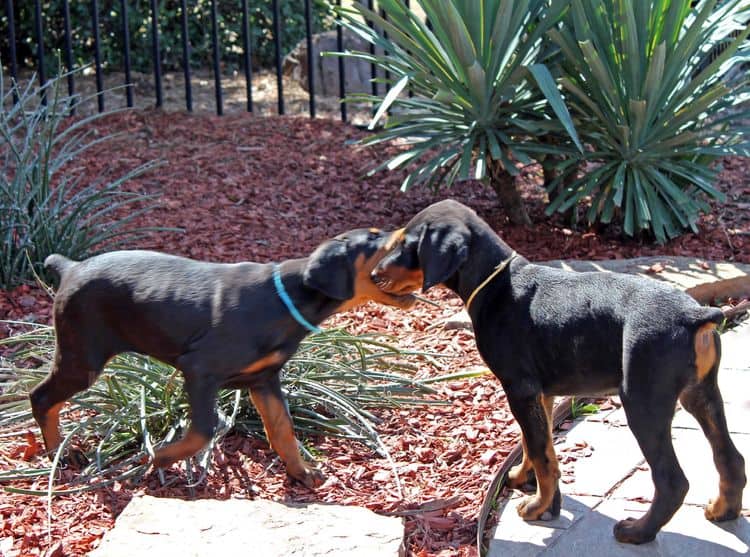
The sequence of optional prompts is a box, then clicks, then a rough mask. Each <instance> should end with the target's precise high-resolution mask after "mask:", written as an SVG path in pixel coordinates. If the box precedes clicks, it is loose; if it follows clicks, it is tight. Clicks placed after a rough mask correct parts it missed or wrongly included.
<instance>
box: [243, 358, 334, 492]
mask: <svg viewBox="0 0 750 557" xmlns="http://www.w3.org/2000/svg"><path fill="white" fill-rule="evenodd" d="M250 399H251V400H252V401H253V404H254V405H255V408H257V409H258V413H259V414H260V417H261V419H262V420H263V427H264V428H265V430H266V437H268V442H269V443H270V444H271V448H272V449H273V450H274V451H276V452H277V453H278V455H279V456H280V457H281V460H283V461H284V464H286V471H287V473H288V474H289V475H290V476H292V477H293V478H294V479H296V480H299V481H300V482H302V483H303V484H305V485H306V486H307V487H309V488H310V489H312V488H315V487H318V486H319V485H320V484H322V483H323V480H324V477H323V474H322V473H321V472H320V471H319V470H317V469H315V468H313V467H312V466H311V465H309V464H307V463H306V462H305V461H304V460H302V455H300V452H299V449H298V448H297V438H296V437H295V436H294V427H293V425H292V417H291V416H290V415H289V411H288V410H287V409H286V405H285V404H284V398H283V395H282V392H281V380H280V378H279V374H278V373H273V374H271V376H270V377H269V379H268V381H266V382H264V383H263V384H262V385H259V386H257V387H251V388H250Z"/></svg>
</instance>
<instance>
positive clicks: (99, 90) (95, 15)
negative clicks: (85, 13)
mask: <svg viewBox="0 0 750 557" xmlns="http://www.w3.org/2000/svg"><path fill="white" fill-rule="evenodd" d="M91 27H92V31H93V34H94V66H95V67H96V104H97V106H98V107H99V112H104V82H103V81H102V52H101V47H100V45H99V2H98V1H97V0H91Z"/></svg>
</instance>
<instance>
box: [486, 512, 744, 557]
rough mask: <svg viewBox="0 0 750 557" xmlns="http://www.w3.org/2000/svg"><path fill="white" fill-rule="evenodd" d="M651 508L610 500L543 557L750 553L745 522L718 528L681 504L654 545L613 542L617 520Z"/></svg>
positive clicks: (702, 556)
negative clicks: (613, 530)
mask: <svg viewBox="0 0 750 557" xmlns="http://www.w3.org/2000/svg"><path fill="white" fill-rule="evenodd" d="M647 509H648V506H647V505H646V504H643V503H636V502H632V501H623V500H619V501H618V500H606V501H604V502H602V503H601V504H600V505H598V506H596V507H595V508H594V509H592V510H591V512H588V513H585V514H584V516H583V517H582V518H581V520H579V521H578V522H577V523H576V524H575V526H574V527H573V528H572V529H571V530H570V531H568V532H566V533H565V536H561V537H559V538H558V539H557V540H556V543H554V544H553V545H551V546H548V547H547V548H546V550H545V551H544V552H543V553H542V554H543V555H544V557H571V556H583V555H605V556H607V557H631V556H636V557H639V556H648V557H662V556H663V557H691V556H695V557H729V556H733V555H747V554H748V551H750V548H749V547H748V545H749V544H750V522H749V521H748V519H747V517H741V518H740V519H738V520H735V521H731V522H728V523H724V524H723V525H717V524H713V523H711V522H709V521H707V520H706V519H705V518H704V517H703V509H702V508H699V507H694V506H690V505H683V506H682V507H681V508H680V510H679V511H677V513H676V514H675V516H674V517H672V520H671V521H669V522H668V523H667V525H666V526H665V527H664V528H663V529H662V530H661V531H660V532H659V534H657V536H656V539H655V540H654V541H653V542H651V543H647V544H643V545H631V544H622V543H619V542H618V541H617V540H615V538H614V536H613V535H612V529H613V528H614V525H615V523H616V522H617V521H619V520H622V519H624V518H628V517H633V518H638V517H640V516H642V515H643V514H644V513H645V512H646V510H647ZM503 549H505V548H503ZM504 554H505V553H504V552H502V553H500V552H498V553H497V554H496V555H498V556H500V555H504ZM537 555H539V553H537Z"/></svg>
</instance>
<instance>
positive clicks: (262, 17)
mask: <svg viewBox="0 0 750 557" xmlns="http://www.w3.org/2000/svg"><path fill="white" fill-rule="evenodd" d="M15 4H16V14H15V18H16V36H17V37H18V39H19V41H20V44H19V58H20V61H21V63H22V64H23V65H25V66H26V67H30V68H36V61H35V56H36V32H35V30H34V29H35V27H34V3H33V2H15ZM187 4H188V12H189V13H188V34H189V36H190V44H191V58H190V61H191V65H193V66H195V67H210V65H211V64H212V60H213V50H212V45H211V1H210V0H190V1H189V2H188V3H187ZM157 5H158V22H159V43H160V47H161V57H162V60H161V61H162V64H163V66H164V69H171V70H175V69H180V68H182V12H181V8H180V6H181V2H180V0H162V1H160V2H157ZM42 6H43V14H44V18H45V23H44V29H45V31H44V42H45V49H46V50H47V52H49V53H53V54H52V55H51V56H49V59H48V63H49V64H50V67H49V68H47V70H48V71H49V72H50V73H51V72H52V71H53V70H56V67H53V65H54V64H55V63H56V58H55V55H54V53H57V52H64V48H65V35H64V31H65V26H64V21H63V1H62V0H48V1H46V2H42ZM279 11H280V13H281V29H282V56H283V55H284V54H286V53H287V52H289V51H290V50H292V48H294V46H295V45H296V44H297V43H298V42H299V41H300V40H301V39H303V38H304V37H305V17H304V10H303V4H302V2H301V0H279ZM217 12H218V21H217V25H218V29H219V41H220V43H221V48H222V56H221V59H222V63H223V64H224V65H225V66H226V67H228V68H235V69H236V68H238V67H240V65H241V61H242V52H243V46H242V45H243V43H242V10H241V3H240V1H239V0H218V1H217ZM329 12H330V8H329V7H328V4H327V2H325V1H324V0H314V3H313V25H314V26H313V29H315V30H318V31H319V30H323V29H328V28H330V25H331V18H330V16H329ZM70 13H71V30H72V37H73V40H72V43H73V57H74V61H75V63H76V64H77V65H78V66H82V65H86V64H90V63H92V61H93V59H94V50H93V48H94V47H93V32H92V29H91V2H88V1H87V2H70ZM248 13H249V25H250V36H251V40H250V46H251V52H252V57H253V63H254V65H256V66H262V67H268V66H271V65H272V64H273V62H274V56H275V47H274V44H275V43H274V36H273V10H272V3H271V2H270V0H248ZM0 20H1V21H2V25H3V27H4V28H7V16H6V15H5V14H3V16H2V18H0ZM128 28H129V32H130V44H131V56H132V61H131V63H132V68H133V69H134V70H136V71H141V72H148V71H150V69H151V68H152V56H151V55H152V52H151V44H152V37H151V2H150V1H148V0H135V1H132V0H131V1H129V2H128ZM99 34H100V40H101V52H102V61H103V65H104V67H105V68H106V69H110V70H122V68H123V54H124V46H123V36H122V3H121V2H120V0H100V1H99ZM0 40H1V41H2V42H0V54H1V56H2V59H3V60H6V61H7V60H9V56H8V44H7V33H3V34H2V37H1V38H0ZM63 59H64V56H63Z"/></svg>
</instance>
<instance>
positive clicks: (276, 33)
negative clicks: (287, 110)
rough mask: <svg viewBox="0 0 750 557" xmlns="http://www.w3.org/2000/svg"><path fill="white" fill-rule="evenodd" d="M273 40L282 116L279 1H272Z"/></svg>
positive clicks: (282, 91) (282, 94)
mask: <svg viewBox="0 0 750 557" xmlns="http://www.w3.org/2000/svg"><path fill="white" fill-rule="evenodd" d="M273 38H274V46H275V47H276V89H277V94H278V107H279V114H284V82H283V80H282V78H281V14H280V13H279V0H273Z"/></svg>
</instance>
